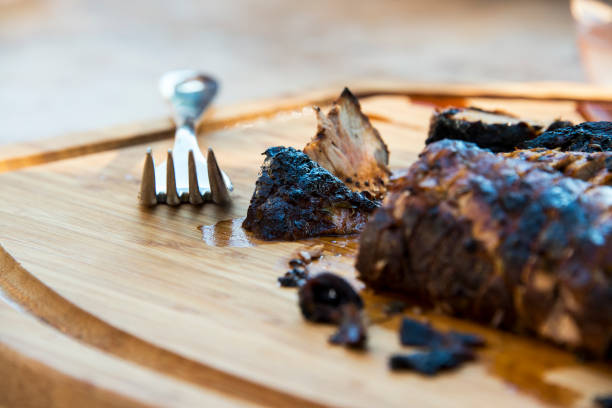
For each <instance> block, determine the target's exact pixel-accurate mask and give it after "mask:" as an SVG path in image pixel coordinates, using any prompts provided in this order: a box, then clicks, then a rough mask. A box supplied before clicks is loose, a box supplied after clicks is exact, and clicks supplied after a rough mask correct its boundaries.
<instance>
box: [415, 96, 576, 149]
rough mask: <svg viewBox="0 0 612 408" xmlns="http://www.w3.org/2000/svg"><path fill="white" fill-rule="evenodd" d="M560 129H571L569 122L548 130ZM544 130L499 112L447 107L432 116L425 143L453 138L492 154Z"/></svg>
mask: <svg viewBox="0 0 612 408" xmlns="http://www.w3.org/2000/svg"><path fill="white" fill-rule="evenodd" d="M564 126H571V123H570V122H565V121H559V120H556V121H554V122H552V123H551V124H549V125H548V128H549V129H556V128H561V127H564ZM545 127H546V124H543V123H539V122H536V121H529V120H523V119H520V118H517V117H516V116H514V115H512V114H510V113H508V112H504V111H500V110H495V111H488V110H484V109H479V108H474V107H470V108H450V109H445V110H442V111H436V112H435V113H434V114H433V116H432V117H431V122H430V126H429V135H428V137H427V140H426V141H425V143H426V144H429V143H433V142H437V141H439V140H442V139H455V140H464V141H467V142H472V143H476V144H477V145H478V146H479V147H482V148H486V149H490V150H491V151H493V152H496V153H497V152H509V151H512V150H514V149H515V148H516V147H517V146H519V145H521V144H522V143H523V142H525V141H526V140H530V139H533V138H534V137H536V136H537V135H539V134H540V133H541V132H542V131H543V129H544V128H545Z"/></svg>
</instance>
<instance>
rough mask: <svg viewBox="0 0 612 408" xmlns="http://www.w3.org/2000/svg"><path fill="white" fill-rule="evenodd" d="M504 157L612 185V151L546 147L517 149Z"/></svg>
mask: <svg viewBox="0 0 612 408" xmlns="http://www.w3.org/2000/svg"><path fill="white" fill-rule="evenodd" d="M502 156H503V157H507V158H512V159H521V160H526V161H528V162H531V163H534V164H537V165H540V166H542V167H544V168H545V167H550V168H553V169H555V170H557V171H560V172H561V173H563V174H564V175H566V176H568V177H574V178H577V179H580V180H584V181H588V182H590V183H592V184H597V185H600V186H610V185H612V152H597V153H584V152H562V151H560V150H550V149H545V148H535V149H523V150H515V151H513V152H511V153H503V154H502Z"/></svg>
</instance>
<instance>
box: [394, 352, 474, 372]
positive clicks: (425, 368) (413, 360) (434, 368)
mask: <svg viewBox="0 0 612 408" xmlns="http://www.w3.org/2000/svg"><path fill="white" fill-rule="evenodd" d="M474 359H475V355H474V353H473V352H472V351H471V350H470V349H468V348H457V349H452V348H448V349H447V348H434V349H432V350H428V351H419V352H416V353H411V354H394V355H392V356H391V358H390V359H389V367H390V368H391V370H393V371H400V370H412V371H416V372H419V373H421V374H425V375H435V374H437V373H438V372H440V371H443V370H450V369H452V368H456V367H458V366H460V365H461V364H462V363H464V362H466V361H472V360H474Z"/></svg>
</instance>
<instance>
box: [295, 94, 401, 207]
mask: <svg viewBox="0 0 612 408" xmlns="http://www.w3.org/2000/svg"><path fill="white" fill-rule="evenodd" d="M315 113H316V115H317V120H318V129H317V133H316V135H315V137H314V138H313V139H312V140H311V141H310V143H308V144H307V145H306V147H305V148H304V153H306V154H307V155H308V156H309V157H310V158H311V159H312V160H314V161H316V162H317V163H319V164H320V165H321V166H322V167H324V168H326V169H327V170H329V171H330V172H331V173H332V174H334V175H335V176H337V177H338V178H340V179H341V180H345V181H346V183H347V184H348V185H349V187H350V188H351V189H353V191H359V190H360V187H361V185H365V183H366V182H368V185H366V190H367V191H369V192H370V193H371V194H372V195H373V196H374V197H376V198H381V197H382V195H384V193H385V191H386V189H385V188H384V185H383V184H374V183H372V182H371V181H372V180H374V179H376V178H382V179H388V177H389V175H390V171H389V169H388V165H389V149H388V148H387V145H386V144H385V142H384V141H383V140H382V138H381V136H380V134H379V133H378V131H377V130H376V129H375V128H374V127H373V126H372V124H371V123H370V120H369V119H368V117H367V116H366V115H364V114H363V113H362V111H361V105H360V104H359V101H358V100H357V98H356V97H355V96H354V95H353V94H352V93H351V92H350V91H349V90H348V89H347V88H345V89H344V91H343V92H342V94H341V95H340V97H339V98H338V99H337V100H336V101H335V102H334V103H333V106H332V108H331V110H330V111H329V112H328V114H327V115H325V114H324V113H323V112H322V111H321V109H320V108H315Z"/></svg>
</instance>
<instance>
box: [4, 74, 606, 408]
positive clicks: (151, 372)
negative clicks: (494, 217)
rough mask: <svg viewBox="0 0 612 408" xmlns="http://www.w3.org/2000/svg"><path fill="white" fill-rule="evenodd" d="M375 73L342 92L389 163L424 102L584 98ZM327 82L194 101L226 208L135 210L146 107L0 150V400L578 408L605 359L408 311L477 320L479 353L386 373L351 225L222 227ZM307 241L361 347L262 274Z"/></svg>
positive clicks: (382, 329) (416, 144)
mask: <svg viewBox="0 0 612 408" xmlns="http://www.w3.org/2000/svg"><path fill="white" fill-rule="evenodd" d="M377 86H378V87H377ZM377 86H374V85H372V84H369V85H368V84H365V85H364V84H357V85H356V88H354V90H355V91H356V93H357V94H359V95H362V96H363V97H362V98H361V102H362V106H363V108H364V111H365V113H366V114H368V115H370V117H371V118H372V120H373V123H374V125H375V126H376V127H377V128H378V129H379V131H380V133H381V134H382V136H383V138H384V139H385V141H386V142H387V144H388V145H389V148H390V151H391V166H392V168H394V169H397V168H401V167H405V166H408V165H409V164H410V163H411V162H412V161H414V160H415V158H416V156H417V154H418V153H419V152H420V151H421V150H422V148H423V144H424V140H425V137H426V133H427V129H428V122H429V117H430V115H431V113H432V110H433V109H434V106H435V105H437V104H467V105H475V106H479V107H483V108H503V109H506V110H508V111H510V112H513V113H516V114H518V115H522V116H525V117H529V118H533V119H542V120H547V119H552V118H557V117H562V118H563V119H568V120H573V121H577V122H578V121H581V120H583V118H582V117H581V116H580V115H579V114H578V113H577V109H576V108H577V103H576V101H577V100H589V99H593V100H600V101H601V100H604V96H603V93H602V92H601V91H599V90H592V89H589V88H581V87H574V88H572V87H568V88H566V89H569V90H570V91H568V92H566V93H565V94H563V92H561V93H559V91H558V90H556V89H557V88H554V87H553V88H551V87H549V88H547V87H546V86H533V85H517V86H515V87H512V86H509V85H504V86H498V87H497V88H496V87H495V86H493V85H486V86H482V87H476V88H474V87H467V86H464V87H462V86H455V87H444V86H437V87H435V86H432V87H430V88H423V87H422V86H407V85H406V84H400V85H398V84H389V83H386V84H382V85H381V84H378V85H377ZM340 91H341V88H335V89H334V90H333V91H332V92H330V91H329V90H326V91H321V92H314V93H309V94H307V95H304V96H302V97H300V98H292V99H283V100H276V101H266V102H262V103H258V104H246V105H243V106H240V107H232V108H225V109H221V110H217V111H213V112H211V114H210V115H209V116H208V117H207V118H206V120H205V121H204V123H203V125H202V128H201V132H200V133H201V134H200V144H201V146H202V147H203V148H205V147H207V146H212V147H214V149H215V153H216V155H217V158H218V160H219V163H220V164H221V166H222V168H223V169H224V170H225V171H226V172H227V173H228V174H229V175H230V177H231V178H232V180H233V182H234V185H235V192H234V195H233V198H234V202H233V205H232V206H231V207H229V208H221V207H218V206H214V205H205V206H203V207H192V206H187V205H183V206H181V207H179V208H171V207H167V206H158V207H156V208H153V209H146V208H142V207H140V206H139V205H138V201H137V192H138V188H139V180H140V173H141V169H142V164H143V159H144V151H145V148H146V147H147V146H149V145H150V146H151V147H152V148H153V151H154V155H155V158H156V160H157V161H160V160H162V159H163V152H165V151H166V150H167V149H168V148H169V147H171V144H172V140H171V136H172V129H171V124H170V123H169V122H168V120H166V119H163V120H159V121H151V122H149V123H147V124H141V125H134V126H131V127H127V128H123V129H115V130H111V131H106V132H95V133H91V134H86V135H80V138H78V139H76V138H74V137H72V138H71V137H66V138H61V139H55V140H52V141H47V142H42V143H40V144H38V145H29V146H26V145H22V146H15V147H12V148H10V149H4V150H3V151H2V152H1V153H0V170H1V171H3V173H2V174H0V186H2V187H1V193H0V194H1V200H0V245H1V248H0V298H1V299H2V300H3V301H2V302H0V378H1V380H0V406H2V405H4V406H20V407H21V406H77V407H80V406H121V407H123V406H160V405H161V406H211V407H213V406H214V407H224V406H228V407H236V406H245V407H258V406H259V407H263V406H265V407H268V406H269V407H327V406H347V407H348V406H351V407H381V406H389V407H405V406H414V407H449V406H470V407H489V406H492V405H495V406H496V407H517V406H524V407H540V406H576V407H578V406H580V407H582V406H585V407H586V406H591V401H592V398H593V397H594V396H595V395H599V394H601V393H605V392H608V393H609V392H612V370H611V369H610V366H607V365H604V364H597V363H588V364H586V363H581V362H579V361H578V360H577V359H576V357H575V356H573V355H572V354H570V353H567V352H565V351H563V350H560V349H558V348H556V347H554V346H552V345H550V344H547V343H544V342H541V341H538V340H534V339H528V338H522V337H518V336H514V335H511V334H508V333H502V332H499V331H496V330H492V329H488V328H485V327H482V326H479V325H476V324H472V323H470V322H466V321H460V320H456V319H451V318H447V317H444V316H439V315H437V314H435V313H434V312H427V311H425V312H421V313H423V314H425V316H426V317H428V318H429V319H431V320H432V321H433V324H434V326H436V327H439V328H451V327H452V328H454V329H458V330H467V331H472V332H476V333H480V334H482V335H483V336H485V337H486V339H487V341H488V343H489V346H488V347H487V348H486V349H484V350H483V351H482V352H480V353H479V361H478V362H476V363H473V364H467V365H465V366H464V367H462V368H461V369H459V370H457V371H454V372H450V373H447V374H444V375H440V376H438V377H435V378H425V377H422V376H420V375H418V374H412V373H401V374H400V373H391V372H390V371H389V370H388V368H387V359H388V357H389V355H390V354H391V353H394V352H400V351H410V349H409V348H402V347H401V346H400V345H399V340H398V335H397V330H398V326H399V322H400V319H401V316H394V317H386V316H385V314H384V313H383V309H384V307H385V305H386V304H387V303H388V302H389V301H390V300H392V298H391V297H389V296H386V295H382V294H375V293H371V292H370V291H369V290H367V289H364V288H363V285H362V284H360V282H359V281H357V280H356V279H355V271H354V269H353V267H352V265H353V262H354V255H355V252H356V250H357V239H356V237H345V238H339V237H335V238H322V239H315V240H311V241H307V242H276V243H263V242H259V241H257V240H254V239H252V238H251V237H250V236H249V235H248V234H246V233H245V232H244V231H242V230H241V229H240V228H239V225H240V218H241V217H243V216H244V215H245V213H246V208H247V206H248V202H249V199H250V195H251V194H252V191H253V187H254V183H255V180H256V178H257V173H258V169H259V166H260V165H261V162H262V156H261V155H260V153H261V152H263V151H264V150H265V149H266V148H268V147H271V146H276V145H289V146H294V147H296V148H301V147H303V146H304V145H305V143H306V142H307V141H308V140H309V139H310V137H312V136H313V135H314V133H315V130H316V121H315V117H314V114H313V112H312V110H311V109H310V108H309V106H310V105H311V104H312V103H313V102H316V103H320V104H325V103H327V102H329V100H330V99H332V98H333V97H335V96H336V95H337V94H339V93H340ZM521 92H522V93H521ZM392 94H393V95H392ZM409 95H412V97H411V96H409ZM415 95H416V97H415ZM521 95H522V96H523V98H518V97H519V96H521ZM431 96H436V98H435V99H432V98H431ZM440 96H444V97H446V99H440V98H439V97H440ZM481 96H484V97H481ZM313 243H323V244H324V247H325V251H324V256H323V258H322V259H321V260H320V261H318V262H316V263H315V264H313V268H314V270H331V271H333V272H336V273H340V274H342V275H344V276H346V277H347V278H348V279H349V280H350V281H351V282H352V283H353V284H354V285H355V286H356V287H358V288H360V289H361V290H362V295H363V296H364V300H365V303H366V313H367V315H368V318H369V320H370V322H371V325H370V327H369V348H368V350H367V352H363V353H360V352H354V351H349V350H346V349H344V348H342V347H338V346H331V345H329V344H328V343H327V337H328V336H329V335H330V334H331V333H332V332H333V331H334V329H333V327H330V326H325V325H314V324H310V323H307V322H305V321H304V320H303V319H302V317H301V315H300V312H299V309H298V307H297V301H296V299H297V293H296V291H295V290H293V289H283V288H279V287H278V285H277V284H276V278H277V277H278V276H280V275H282V274H283V273H284V272H285V271H286V270H287V261H288V260H289V259H290V258H291V255H292V254H293V253H294V252H295V251H296V250H297V249H298V248H301V247H303V246H304V245H310V244H313ZM415 313H419V311H418V310H415V309H410V310H409V311H407V312H406V315H414V314H415Z"/></svg>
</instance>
